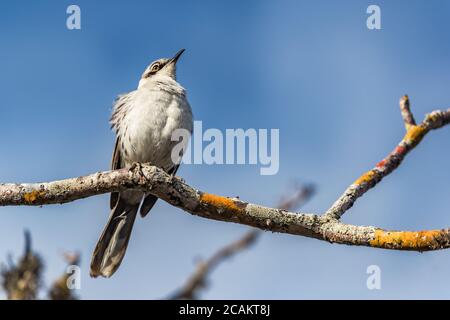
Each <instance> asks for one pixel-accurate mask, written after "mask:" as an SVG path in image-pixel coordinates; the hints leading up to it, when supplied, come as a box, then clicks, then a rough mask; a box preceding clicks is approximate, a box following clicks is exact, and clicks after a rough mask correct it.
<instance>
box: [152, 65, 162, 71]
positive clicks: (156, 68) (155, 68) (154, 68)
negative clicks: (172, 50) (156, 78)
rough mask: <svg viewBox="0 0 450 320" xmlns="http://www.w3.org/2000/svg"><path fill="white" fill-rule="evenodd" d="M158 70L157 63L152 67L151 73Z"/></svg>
mask: <svg viewBox="0 0 450 320" xmlns="http://www.w3.org/2000/svg"><path fill="white" fill-rule="evenodd" d="M159 68H160V65H159V63H155V64H154V65H153V66H152V70H151V71H152V72H156V71H158V70H159Z"/></svg>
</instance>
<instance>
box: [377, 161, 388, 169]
mask: <svg viewBox="0 0 450 320" xmlns="http://www.w3.org/2000/svg"><path fill="white" fill-rule="evenodd" d="M385 165H386V159H383V160H381V161H380V162H378V163H377V165H376V167H377V168H383V167H384V166H385Z"/></svg>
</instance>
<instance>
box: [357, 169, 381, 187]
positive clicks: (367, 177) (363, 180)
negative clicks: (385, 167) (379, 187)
mask: <svg viewBox="0 0 450 320" xmlns="http://www.w3.org/2000/svg"><path fill="white" fill-rule="evenodd" d="M375 174H376V171H375V170H370V171H367V172H366V173H364V174H363V175H362V176H361V177H359V178H358V179H357V180H356V181H355V182H354V183H353V184H355V185H360V184H362V183H366V182H369V181H371V180H373V178H374V176H375Z"/></svg>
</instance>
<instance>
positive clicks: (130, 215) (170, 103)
mask: <svg viewBox="0 0 450 320" xmlns="http://www.w3.org/2000/svg"><path fill="white" fill-rule="evenodd" d="M183 52H184V49H182V50H180V51H179V52H178V53H177V54H176V55H175V56H174V57H173V58H171V59H166V58H163V59H159V60H156V61H154V62H153V63H151V64H150V66H148V67H147V69H145V71H144V73H143V74H142V77H141V80H140V81H139V85H138V88H137V90H134V91H131V92H129V93H127V94H124V95H120V96H119V97H118V98H117V99H116V101H115V103H114V108H113V113H112V116H111V120H110V121H111V127H112V128H113V129H114V130H115V132H116V136H117V138H116V145H115V148H114V152H113V157H112V165H111V167H112V169H113V170H114V169H118V168H124V167H130V166H131V165H132V164H134V163H151V164H152V165H155V166H157V167H160V168H162V169H163V170H164V171H166V172H167V173H169V174H175V173H176V171H177V169H178V166H179V163H180V160H181V155H179V157H178V159H172V148H173V147H174V146H175V145H176V144H179V143H180V142H179V141H172V139H171V138H172V133H173V132H174V130H177V129H185V130H188V131H189V132H192V111H191V107H190V106H189V103H188V101H187V99H186V90H185V89H184V88H183V87H182V86H181V85H180V84H179V83H178V82H177V81H176V63H177V61H178V58H179V57H180V56H181V54H182V53H183ZM182 143H185V144H187V143H188V141H182ZM184 149H185V148H183V150H184ZM157 199H158V198H156V197H155V196H153V195H151V194H148V193H144V192H142V191H139V190H133V189H129V190H126V191H123V192H120V193H119V192H113V193H111V200H110V207H111V213H110V215H109V220H108V223H107V224H106V227H105V229H104V230H103V233H102V235H101V236H100V239H99V240H98V242H97V246H96V247H95V250H94V253H93V255H92V260H91V270H90V274H91V276H92V277H97V276H103V277H110V276H111V275H112V274H113V273H114V272H115V271H116V270H117V268H118V267H119V265H120V263H121V262H122V259H123V257H124V255H125V251H126V249H127V245H128V241H129V240H130V235H131V230H132V228H133V223H134V220H135V218H136V215H137V212H138V210H139V206H140V214H141V216H142V217H145V215H147V213H148V212H149V211H150V209H151V208H152V207H153V205H154V204H155V202H156V200H157ZM141 203H142V204H141Z"/></svg>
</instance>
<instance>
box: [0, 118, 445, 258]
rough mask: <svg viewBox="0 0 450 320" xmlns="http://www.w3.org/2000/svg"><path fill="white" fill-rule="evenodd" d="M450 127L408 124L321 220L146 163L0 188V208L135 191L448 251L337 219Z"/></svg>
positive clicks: (362, 241) (203, 211)
mask: <svg viewBox="0 0 450 320" xmlns="http://www.w3.org/2000/svg"><path fill="white" fill-rule="evenodd" d="M449 123H450V109H448V110H445V111H434V112H432V113H430V114H429V115H427V116H426V118H425V120H424V121H423V122H422V123H420V124H418V125H411V126H410V127H409V128H408V130H407V132H406V134H405V136H404V138H403V139H402V140H401V142H400V143H399V144H398V145H397V147H396V148H395V149H394V151H393V152H392V153H391V154H389V155H388V156H387V157H386V158H385V159H384V160H382V161H381V162H379V163H378V164H377V165H376V167H375V168H373V169H372V170H370V171H368V172H367V173H365V174H364V175H362V176H361V177H360V178H359V179H357V180H356V181H355V182H354V183H353V184H352V185H351V186H350V187H349V188H348V189H347V190H346V191H345V192H344V194H343V195H342V196H341V197H340V198H339V199H338V200H337V201H336V202H335V204H334V205H333V206H332V207H331V208H330V209H329V210H328V211H327V212H326V213H325V214H323V215H319V214H308V213H295V212H289V211H286V210H281V209H275V208H268V207H264V206H260V205H257V204H251V203H247V202H244V201H242V200H239V199H235V198H228V197H223V196H218V195H214V194H211V193H207V192H202V191H199V190H196V189H194V188H192V187H191V186H189V185H187V184H186V183H185V182H184V181H182V180H181V179H180V178H177V177H173V176H171V175H168V174H167V173H165V172H164V171H163V170H161V169H159V168H157V167H154V166H150V165H145V164H136V165H134V166H133V167H131V168H129V169H119V170H115V171H105V172H99V173H95V174H91V175H88V176H84V177H79V178H73V179H66V180H61V181H54V182H47V183H35V184H1V185H0V206H8V205H44V204H55V203H66V202H70V201H74V200H77V199H82V198H86V197H89V196H93V195H98V194H103V193H109V192H114V191H123V190H125V189H128V188H136V189H141V190H145V191H148V192H150V193H152V194H154V195H155V196H157V197H159V198H161V199H162V200H164V201H166V202H168V203H169V204H171V205H173V206H176V207H179V208H181V209H183V210H184V211H187V212H189V213H191V214H193V215H197V216H200V217H204V218H208V219H214V220H220V221H227V222H236V223H240V224H245V225H248V226H252V227H256V228H259V229H263V230H269V231H274V232H283V233H290V234H294V235H301V236H307V237H313V238H317V239H321V240H327V241H330V242H335V243H342V244H350V245H363V246H369V247H378V248H387V249H398V250H417V251H425V250H436V249H443V248H448V247H450V231H449V229H442V230H432V231H420V232H415V231H384V230H381V229H378V228H375V227H370V226H354V225H348V224H344V223H341V222H340V221H339V218H340V217H341V216H342V214H344V213H345V212H346V211H347V210H348V209H349V208H350V207H352V206H353V204H354V203H355V201H356V200H357V199H358V198H359V197H361V196H362V195H363V194H364V193H365V192H367V191H368V190H369V189H371V188H373V187H374V186H375V185H376V184H378V183H379V182H380V181H381V179H383V178H384V177H385V176H387V175H388V174H389V173H391V172H392V171H393V170H395V169H396V168H397V167H398V166H399V165H400V163H401V162H402V160H403V159H404V157H405V156H406V154H408V153H409V152H410V151H411V150H412V149H413V148H414V147H415V146H416V145H417V144H418V143H420V142H421V141H422V139H423V137H424V136H425V135H426V134H427V133H428V132H430V131H431V130H434V129H438V128H441V127H443V126H445V125H448V124H449Z"/></svg>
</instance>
